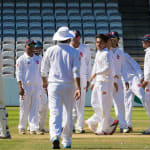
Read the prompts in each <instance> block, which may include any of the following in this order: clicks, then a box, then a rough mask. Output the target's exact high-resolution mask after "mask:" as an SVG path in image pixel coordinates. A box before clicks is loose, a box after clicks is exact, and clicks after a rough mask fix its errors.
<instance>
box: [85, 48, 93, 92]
mask: <svg viewBox="0 0 150 150" xmlns="http://www.w3.org/2000/svg"><path fill="white" fill-rule="evenodd" d="M91 68H92V67H91V54H90V49H89V48H87V85H86V91H87V90H88V87H89V85H90V76H91Z"/></svg>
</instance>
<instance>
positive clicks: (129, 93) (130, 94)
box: [124, 76, 145, 127]
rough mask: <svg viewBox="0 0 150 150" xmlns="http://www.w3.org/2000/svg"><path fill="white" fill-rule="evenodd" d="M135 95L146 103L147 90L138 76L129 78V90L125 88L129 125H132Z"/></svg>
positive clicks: (126, 116)
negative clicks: (145, 90)
mask: <svg viewBox="0 0 150 150" xmlns="http://www.w3.org/2000/svg"><path fill="white" fill-rule="evenodd" d="M135 95H136V96H137V97H138V98H139V99H140V100H141V101H142V103H143V105H145V92H144V89H143V88H142V85H141V83H140V79H139V78H138V77H136V76H135V77H133V78H132V79H131V80H129V90H125V89H124V100H125V119H126V122H127V126H128V127H132V107H133V102H134V97H135Z"/></svg>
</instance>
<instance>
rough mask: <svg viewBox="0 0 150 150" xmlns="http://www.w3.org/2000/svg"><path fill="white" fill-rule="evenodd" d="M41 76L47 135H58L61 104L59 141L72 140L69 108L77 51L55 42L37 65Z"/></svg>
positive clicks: (76, 72)
mask: <svg viewBox="0 0 150 150" xmlns="http://www.w3.org/2000/svg"><path fill="white" fill-rule="evenodd" d="M41 73H42V76H44V77H47V76H48V83H49V84H48V99H49V109H50V120H49V127H50V137H51V140H53V138H55V137H56V136H58V137H60V136H61V130H62V106H63V105H64V109H65V112H66V119H64V126H63V132H62V138H63V140H62V144H63V145H70V144H71V143H72V126H73V120H72V109H73V103H74V97H73V94H74V78H76V77H80V54H79V52H78V51H77V50H76V49H74V48H72V47H71V46H69V44H62V43H59V44H58V45H55V46H53V47H50V48H48V49H47V51H46V53H45V55H44V58H43V61H42V67H41Z"/></svg>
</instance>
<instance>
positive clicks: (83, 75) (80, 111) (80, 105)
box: [71, 31, 91, 133]
mask: <svg viewBox="0 0 150 150" xmlns="http://www.w3.org/2000/svg"><path fill="white" fill-rule="evenodd" d="M74 33H75V37H74V38H73V39H72V41H71V46H72V47H73V48H76V49H77V50H78V51H79V52H80V57H81V65H80V79H81V80H80V85H81V98H80V100H78V101H76V102H75V104H74V108H73V120H74V122H75V121H76V126H75V132H76V133H85V130H84V129H83V127H84V105H85V96H86V91H87V90H88V86H89V81H90V74H91V55H90V49H89V48H88V47H87V46H86V45H85V44H81V43H80V37H81V34H80V31H74Z"/></svg>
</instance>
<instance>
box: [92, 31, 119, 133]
mask: <svg viewBox="0 0 150 150" xmlns="http://www.w3.org/2000/svg"><path fill="white" fill-rule="evenodd" d="M107 40H108V38H107V37H106V36H105V35H104V34H100V35H97V36H96V47H97V49H98V51H99V53H98V54H97V55H96V58H95V63H94V68H93V69H94V70H95V71H92V76H91V81H93V80H94V78H96V79H95V84H94V88H93V91H92V94H94V99H92V101H91V103H92V107H93V109H94V111H95V114H96V115H97V116H98V117H99V121H100V122H99V123H100V127H101V129H100V127H99V124H98V132H97V131H96V134H97V135H106V134H113V133H114V131H115V129H116V127H117V124H118V121H116V122H114V123H111V122H110V110H111V108H112V90H113V81H114V79H113V72H112V66H111V56H110V53H109V52H108V50H107V48H106V45H107ZM94 72H95V73H94ZM96 97H97V99H96ZM112 126H113V131H112V133H110V132H109V131H110V128H111V127H112Z"/></svg>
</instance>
